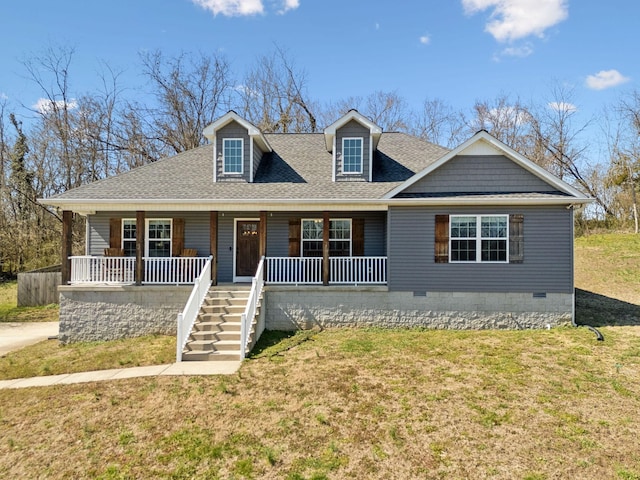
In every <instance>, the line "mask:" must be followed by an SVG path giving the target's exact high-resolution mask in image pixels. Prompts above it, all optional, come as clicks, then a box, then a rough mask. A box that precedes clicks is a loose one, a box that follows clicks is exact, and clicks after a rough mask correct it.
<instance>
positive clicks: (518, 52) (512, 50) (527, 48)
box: [500, 44, 533, 58]
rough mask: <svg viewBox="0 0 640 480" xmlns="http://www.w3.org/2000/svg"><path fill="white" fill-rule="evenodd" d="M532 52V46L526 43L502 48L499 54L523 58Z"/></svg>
mask: <svg viewBox="0 0 640 480" xmlns="http://www.w3.org/2000/svg"><path fill="white" fill-rule="evenodd" d="M532 53H533V47H532V46H531V45H529V44H527V45H522V46H520V47H507V48H505V49H504V50H502V52H500V55H501V56H503V57H521V58H524V57H528V56H529V55H531V54H532Z"/></svg>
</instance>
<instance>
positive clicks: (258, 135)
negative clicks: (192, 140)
mask: <svg viewBox="0 0 640 480" xmlns="http://www.w3.org/2000/svg"><path fill="white" fill-rule="evenodd" d="M231 122H237V123H239V124H240V125H242V126H243V127H244V128H246V129H247V133H248V135H249V136H250V137H251V138H252V139H253V141H254V142H256V143H257V144H258V146H259V147H260V148H261V149H262V150H263V151H265V152H271V151H272V149H271V145H269V142H267V139H266V138H265V136H264V135H263V133H262V132H261V131H260V129H259V128H258V127H256V126H255V125H254V124H253V123H251V122H248V121H247V120H245V119H244V118H242V117H241V116H240V115H238V114H237V113H236V112H234V111H233V110H229V111H228V112H227V113H225V114H224V115H223V116H222V117H220V118H218V119H217V120H216V121H215V122H213V123H211V124H209V125H207V126H206V127H205V129H204V130H203V131H202V135H204V136H205V137H206V138H208V139H209V140H211V141H212V142H213V139H214V138H215V136H216V132H217V131H218V130H220V129H221V128H222V127H224V126H226V125H228V124H230V123H231Z"/></svg>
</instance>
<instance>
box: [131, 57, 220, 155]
mask: <svg viewBox="0 0 640 480" xmlns="http://www.w3.org/2000/svg"><path fill="white" fill-rule="evenodd" d="M140 59H141V62H142V69H143V73H144V75H145V76H146V77H147V78H148V79H149V80H150V82H151V85H152V87H153V90H152V92H150V93H151V94H152V95H153V97H155V100H156V102H155V103H156V105H155V106H151V107H146V106H145V105H142V104H132V105H130V107H129V108H127V111H126V113H125V118H124V124H126V125H128V126H130V127H134V131H135V132H136V134H139V133H141V132H145V135H146V137H147V138H148V139H149V140H150V141H151V142H153V141H158V142H160V144H161V145H162V150H163V152H162V153H164V154H165V155H166V154H175V153H180V152H183V151H185V150H189V149H192V148H196V147H198V146H200V145H202V144H203V142H204V138H203V136H202V132H203V130H204V128H205V127H206V126H207V125H208V124H210V123H211V122H212V121H213V120H214V119H215V118H216V117H218V116H220V115H221V114H222V113H225V112H226V110H228V109H229V106H230V101H231V94H232V91H233V80H232V78H231V72H230V67H229V62H228V61H227V60H226V58H225V57H224V56H222V55H220V54H213V55H205V54H199V55H194V54H187V53H183V54H181V55H179V56H177V57H173V58H165V57H164V56H163V55H162V53H161V52H160V51H155V52H151V53H144V54H142V55H141V56H140ZM136 113H138V114H139V118H137V119H134V118H133V116H134V115H135V114H136ZM138 143H139V142H138V141H137V140H136V141H134V142H133V144H134V145H135V147H136V149H137V150H138V153H140V154H142V155H152V153H151V152H150V151H149V149H145V148H140V145H139V144H138ZM130 147H131V145H130ZM143 152H144V153H143Z"/></svg>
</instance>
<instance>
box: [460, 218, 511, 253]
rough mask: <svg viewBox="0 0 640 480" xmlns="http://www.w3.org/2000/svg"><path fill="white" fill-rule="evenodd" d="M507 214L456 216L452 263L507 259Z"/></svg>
mask: <svg viewBox="0 0 640 480" xmlns="http://www.w3.org/2000/svg"><path fill="white" fill-rule="evenodd" d="M508 218H509V217H508V216H507V215H465V216H463V215H452V216H451V227H450V228H451V231H450V242H451V248H450V249H449V251H450V256H451V261H452V262H507V261H508V259H507V251H508V245H507V241H508V231H509V229H508V223H509V222H508Z"/></svg>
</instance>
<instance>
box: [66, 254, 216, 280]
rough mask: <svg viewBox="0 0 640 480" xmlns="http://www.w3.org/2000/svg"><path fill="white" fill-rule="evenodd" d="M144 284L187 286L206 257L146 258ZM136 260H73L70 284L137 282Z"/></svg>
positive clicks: (77, 257) (77, 258) (106, 258)
mask: <svg viewBox="0 0 640 480" xmlns="http://www.w3.org/2000/svg"><path fill="white" fill-rule="evenodd" d="M143 260H144V278H143V280H142V283H143V284H145V285H154V284H155V285H188V284H191V283H193V282H194V281H195V279H196V278H197V277H198V275H200V273H201V272H202V269H203V268H204V265H205V263H206V262H207V258H206V257H170V258H155V257H144V259H143ZM135 271H136V259H135V257H91V256H76V257H71V283H72V284H74V283H75V284H77V283H107V284H118V283H134V282H135Z"/></svg>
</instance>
